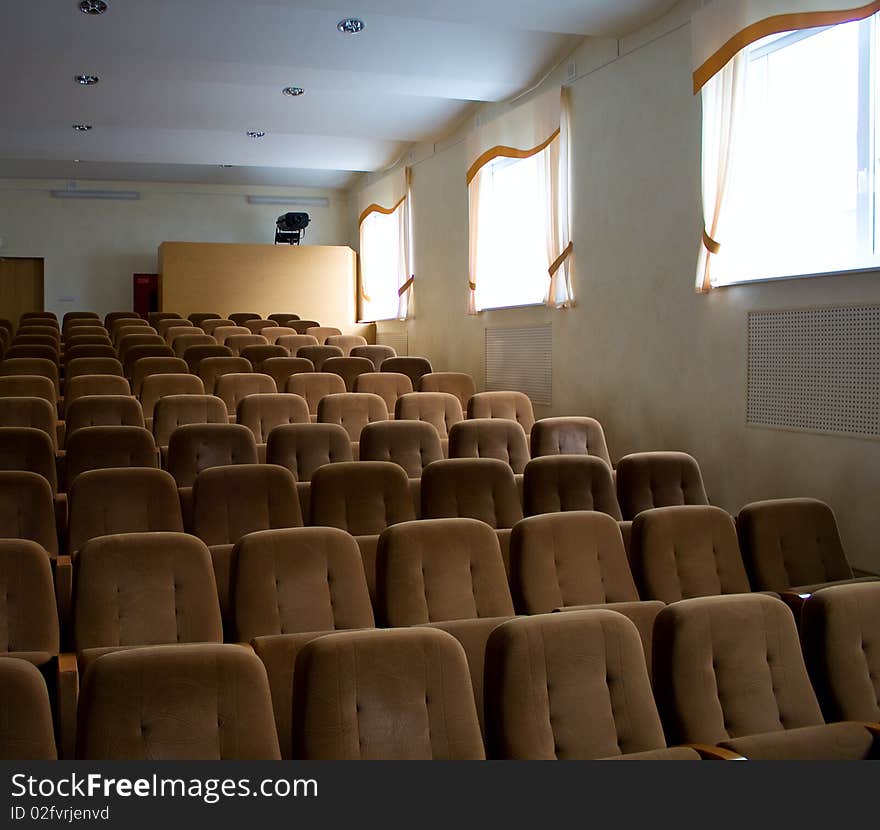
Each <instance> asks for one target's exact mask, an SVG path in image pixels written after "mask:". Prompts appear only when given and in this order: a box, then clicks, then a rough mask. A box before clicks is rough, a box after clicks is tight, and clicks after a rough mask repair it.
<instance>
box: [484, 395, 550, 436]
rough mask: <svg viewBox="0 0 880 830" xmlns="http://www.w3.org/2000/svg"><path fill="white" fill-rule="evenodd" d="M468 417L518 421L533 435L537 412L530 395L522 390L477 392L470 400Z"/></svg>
mask: <svg viewBox="0 0 880 830" xmlns="http://www.w3.org/2000/svg"><path fill="white" fill-rule="evenodd" d="M467 416H468V418H506V419H507V420H510V421H516V422H517V423H518V424H519V425H520V426H521V427H522V428H523V432H525V434H526V435H527V436H528V435H531V432H532V427H533V426H534V424H535V413H534V411H533V409H532V402H531V400H529V396H528V395H524V394H523V393H522V392H477V394H476V395H473V396H472V397H471V399H470V401H468V406H467Z"/></svg>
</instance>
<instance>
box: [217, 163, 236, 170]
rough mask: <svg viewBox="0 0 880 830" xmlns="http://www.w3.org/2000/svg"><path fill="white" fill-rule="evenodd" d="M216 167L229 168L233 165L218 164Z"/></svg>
mask: <svg viewBox="0 0 880 830" xmlns="http://www.w3.org/2000/svg"><path fill="white" fill-rule="evenodd" d="M218 167H222V168H223V169H224V170H229V168H230V167H235V165H234V164H220V165H218Z"/></svg>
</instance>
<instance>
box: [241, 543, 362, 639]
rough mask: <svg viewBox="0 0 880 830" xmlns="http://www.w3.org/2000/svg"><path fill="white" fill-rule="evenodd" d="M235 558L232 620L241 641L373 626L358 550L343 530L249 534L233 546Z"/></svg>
mask: <svg viewBox="0 0 880 830" xmlns="http://www.w3.org/2000/svg"><path fill="white" fill-rule="evenodd" d="M234 559H235V569H236V570H235V576H234V578H233V584H234V586H235V590H234V596H235V600H234V607H235V615H234V616H235V626H236V632H237V637H238V639H239V640H240V641H241V642H248V641H249V640H251V639H253V638H254V637H263V636H270V635H276V634H297V633H303V632H310V631H334V630H337V629H351V628H372V626H373V609H372V606H371V605H370V596H369V593H368V592H367V583H366V579H365V577H364V568H363V565H362V564H361V556H360V551H359V550H358V546H357V543H356V542H355V540H354V539H353V538H352V537H351V536H350V535H349V534H348V533H345V532H344V531H342V530H337V529H336V528H331V527H302V528H291V529H288V530H266V531H259V532H257V533H250V534H248V535H247V536H245V537H244V538H243V539H241V541H240V542H239V543H238V546H237V548H236V553H235V557H234Z"/></svg>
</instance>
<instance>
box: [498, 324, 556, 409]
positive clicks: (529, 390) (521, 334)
mask: <svg viewBox="0 0 880 830" xmlns="http://www.w3.org/2000/svg"><path fill="white" fill-rule="evenodd" d="M552 379H553V329H552V327H551V326H550V325H549V324H547V325H544V326H528V327H525V328H515V329H513V328H512V329H486V389H487V390H489V391H490V392H494V391H514V392H525V394H526V395H528V396H529V397H530V398H531V399H532V403H536V404H546V405H547V406H549V405H550V404H551V403H552V398H553V395H552V392H553V385H552Z"/></svg>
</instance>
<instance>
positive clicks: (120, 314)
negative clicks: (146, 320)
mask: <svg viewBox="0 0 880 830" xmlns="http://www.w3.org/2000/svg"><path fill="white" fill-rule="evenodd" d="M132 318H135V319H140V318H139V317H138V316H137V315H136V314H135V313H134V312H133V311H111V312H110V313H109V314H107V315H105V316H104V327H105V328H107V329H111V328H112V326H113V324H114V323H115V322H116V321H117V320H130V319H132Z"/></svg>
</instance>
